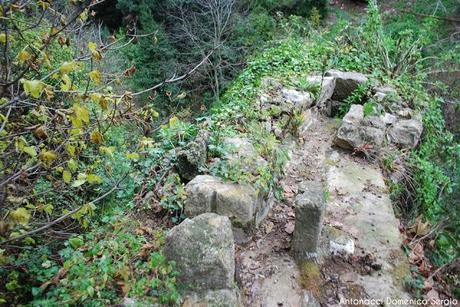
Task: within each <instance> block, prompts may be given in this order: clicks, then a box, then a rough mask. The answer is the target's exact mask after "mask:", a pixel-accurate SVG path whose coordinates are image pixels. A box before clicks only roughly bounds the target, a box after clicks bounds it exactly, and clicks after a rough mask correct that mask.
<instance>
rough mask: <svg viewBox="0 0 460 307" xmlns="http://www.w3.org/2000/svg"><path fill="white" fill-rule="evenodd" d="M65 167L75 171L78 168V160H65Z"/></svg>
mask: <svg viewBox="0 0 460 307" xmlns="http://www.w3.org/2000/svg"><path fill="white" fill-rule="evenodd" d="M67 167H68V168H69V170H70V172H71V173H75V171H76V170H77V169H78V162H77V161H75V160H74V159H70V160H69V161H67Z"/></svg>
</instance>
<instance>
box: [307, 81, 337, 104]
mask: <svg viewBox="0 0 460 307" xmlns="http://www.w3.org/2000/svg"><path fill="white" fill-rule="evenodd" d="M307 82H308V83H310V84H313V85H316V86H319V87H320V93H319V97H317V98H316V105H317V106H318V107H319V108H323V107H324V106H325V105H326V101H328V100H329V99H331V97H332V94H334V89H335V78H334V77H326V76H324V77H322V76H310V77H308V78H307Z"/></svg>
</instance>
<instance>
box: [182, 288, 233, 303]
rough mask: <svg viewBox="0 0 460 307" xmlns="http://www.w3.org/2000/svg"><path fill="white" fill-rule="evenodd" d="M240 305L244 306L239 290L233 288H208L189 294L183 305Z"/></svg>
mask: <svg viewBox="0 0 460 307" xmlns="http://www.w3.org/2000/svg"><path fill="white" fill-rule="evenodd" d="M201 306H203V307H238V306H242V303H241V300H240V296H239V292H238V291H237V290H233V289H222V290H208V291H203V292H194V293H192V294H189V295H187V297H186V298H185V299H184V302H183V304H182V307H201Z"/></svg>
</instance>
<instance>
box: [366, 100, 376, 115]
mask: <svg viewBox="0 0 460 307" xmlns="http://www.w3.org/2000/svg"><path fill="white" fill-rule="evenodd" d="M374 111H375V104H374V103H372V102H366V103H365V104H364V106H363V113H364V117H366V116H369V115H372V114H374Z"/></svg>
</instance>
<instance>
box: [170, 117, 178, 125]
mask: <svg viewBox="0 0 460 307" xmlns="http://www.w3.org/2000/svg"><path fill="white" fill-rule="evenodd" d="M177 124H179V119H178V118H177V117H176V116H174V117H171V118H170V119H169V127H175V126H177Z"/></svg>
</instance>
